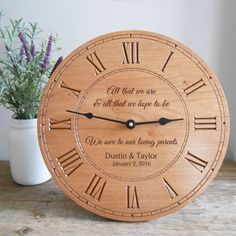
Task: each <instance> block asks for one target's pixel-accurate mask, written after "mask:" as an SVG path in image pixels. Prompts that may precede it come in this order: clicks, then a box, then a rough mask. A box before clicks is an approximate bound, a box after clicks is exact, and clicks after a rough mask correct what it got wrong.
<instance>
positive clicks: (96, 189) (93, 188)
mask: <svg viewBox="0 0 236 236" xmlns="http://www.w3.org/2000/svg"><path fill="white" fill-rule="evenodd" d="M106 183H107V181H105V180H103V179H102V178H101V177H100V176H98V175H96V174H95V175H94V177H93V179H92V180H91V182H90V184H89V186H88V188H87V189H86V191H85V193H86V194H88V195H89V196H91V197H92V198H94V199H95V200H98V201H100V199H101V196H102V193H103V191H104V188H105V186H106Z"/></svg>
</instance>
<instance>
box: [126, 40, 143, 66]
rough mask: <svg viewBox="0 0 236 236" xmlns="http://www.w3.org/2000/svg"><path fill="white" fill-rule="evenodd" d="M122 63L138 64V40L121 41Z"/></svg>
mask: <svg viewBox="0 0 236 236" xmlns="http://www.w3.org/2000/svg"><path fill="white" fill-rule="evenodd" d="M122 46H123V53H124V56H123V59H122V64H139V42H122Z"/></svg>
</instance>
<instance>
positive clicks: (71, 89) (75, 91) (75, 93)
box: [60, 81, 80, 97]
mask: <svg viewBox="0 0 236 236" xmlns="http://www.w3.org/2000/svg"><path fill="white" fill-rule="evenodd" d="M60 87H61V88H64V89H67V90H69V91H71V93H72V94H74V95H75V96H76V97H78V96H79V94H80V90H78V89H75V88H71V87H69V86H68V85H67V84H66V83H65V82H63V81H62V82H61V83H60Z"/></svg>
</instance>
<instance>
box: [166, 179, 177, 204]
mask: <svg viewBox="0 0 236 236" xmlns="http://www.w3.org/2000/svg"><path fill="white" fill-rule="evenodd" d="M163 182H164V185H165V187H166V190H167V192H168V194H169V197H170V199H171V200H172V199H174V198H176V197H177V196H178V193H177V192H176V191H175V190H174V189H173V187H171V185H170V184H169V183H168V182H167V180H166V179H165V178H163Z"/></svg>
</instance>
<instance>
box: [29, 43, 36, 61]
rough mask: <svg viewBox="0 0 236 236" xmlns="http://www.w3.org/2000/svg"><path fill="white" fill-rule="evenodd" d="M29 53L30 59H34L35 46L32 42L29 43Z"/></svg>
mask: <svg viewBox="0 0 236 236" xmlns="http://www.w3.org/2000/svg"><path fill="white" fill-rule="evenodd" d="M30 53H31V56H32V58H35V55H36V51H35V45H34V43H33V42H32V43H31V48H30Z"/></svg>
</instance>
